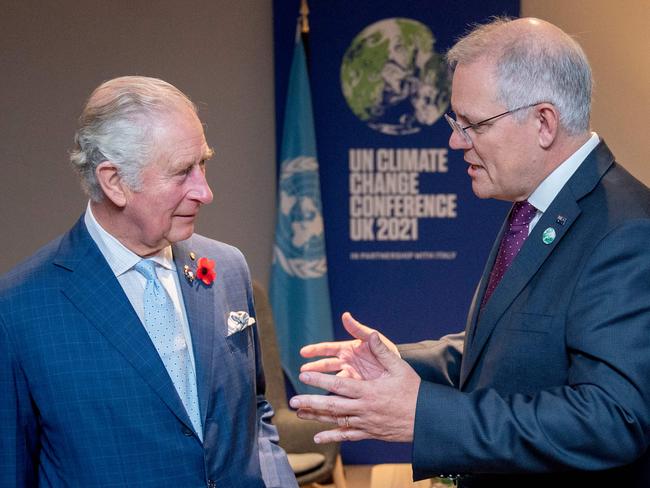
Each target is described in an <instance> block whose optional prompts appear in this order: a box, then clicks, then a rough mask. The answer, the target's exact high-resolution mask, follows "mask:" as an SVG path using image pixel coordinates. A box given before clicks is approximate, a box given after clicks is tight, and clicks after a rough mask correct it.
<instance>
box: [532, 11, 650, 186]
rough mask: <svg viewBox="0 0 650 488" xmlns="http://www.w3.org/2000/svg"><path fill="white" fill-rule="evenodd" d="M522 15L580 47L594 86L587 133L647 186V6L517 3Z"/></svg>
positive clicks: (649, 124) (649, 173) (649, 130)
mask: <svg viewBox="0 0 650 488" xmlns="http://www.w3.org/2000/svg"><path fill="white" fill-rule="evenodd" d="M521 14H522V16H533V17H539V18H541V19H544V20H548V21H549V22H552V23H554V24H556V25H557V26H559V27H561V28H562V29H564V30H565V31H567V32H569V33H570V34H572V35H573V36H574V37H575V38H576V39H577V40H578V42H580V44H581V45H582V47H583V49H584V50H585V52H586V53H587V57H588V58H589V61H590V62H591V65H592V69H593V73H594V78H595V80H596V83H595V88H594V102H593V110H592V118H591V125H592V128H593V130H595V131H596V132H598V134H599V135H600V136H601V137H603V138H604V139H605V141H607V144H608V145H609V147H610V149H611V150H612V151H613V152H614V154H615V155H616V157H617V159H618V161H619V162H620V163H622V164H623V165H624V166H625V167H626V168H627V169H628V170H629V171H630V172H632V173H633V174H634V175H635V176H636V177H637V178H639V179H640V180H642V181H643V182H644V183H645V184H646V185H650V141H649V140H648V139H649V136H648V134H650V121H649V117H650V0H625V1H621V2H615V1H612V0H522V2H521Z"/></svg>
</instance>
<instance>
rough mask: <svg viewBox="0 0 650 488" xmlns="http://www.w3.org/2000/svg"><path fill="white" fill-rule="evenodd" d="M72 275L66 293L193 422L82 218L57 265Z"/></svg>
mask: <svg viewBox="0 0 650 488" xmlns="http://www.w3.org/2000/svg"><path fill="white" fill-rule="evenodd" d="M54 264H55V265H57V266H60V267H62V268H65V269H67V270H68V271H70V273H69V279H68V282H67V285H65V286H63V288H62V292H63V294H64V295H65V296H66V297H68V299H69V300H70V301H71V302H72V303H73V304H74V305H75V306H76V307H77V309H78V310H79V311H80V312H81V313H82V314H83V315H84V316H85V317H86V319H87V320H88V322H89V323H91V324H92V325H93V326H94V327H96V328H97V329H98V330H99V332H100V333H101V334H102V335H103V336H104V337H105V338H106V340H107V341H109V342H110V343H111V344H112V345H113V346H114V347H115V349H117V350H118V351H119V352H120V353H121V354H122V355H123V356H124V358H126V360H127V361H128V362H129V363H130V364H131V366H132V367H133V369H134V370H135V371H136V372H137V373H138V374H139V375H140V376H141V377H142V378H143V380H144V381H145V382H146V383H148V384H149V386H150V387H151V388H152V389H153V390H154V391H155V392H156V394H157V395H158V396H159V397H160V399H161V400H162V401H163V402H164V403H165V404H166V405H167V406H168V407H169V409H170V410H171V411H172V412H173V413H174V414H175V415H176V416H177V417H178V418H179V419H180V420H182V421H183V422H184V423H185V424H186V425H187V426H188V427H191V425H192V424H191V422H190V420H189V418H188V416H187V413H186V412H185V408H184V407H183V404H182V402H181V400H180V398H179V397H178V394H177V393H176V389H175V388H174V385H173V383H172V381H171V379H170V378H169V375H168V374H167V370H166V369H165V366H164V365H163V363H162V360H161V359H160V357H159V356H158V353H157V352H156V349H155V347H154V345H153V343H152V342H151V339H150V338H149V335H148V334H147V332H146V331H145V329H144V327H143V326H142V323H141V322H140V319H139V318H138V316H137V314H136V313H135V311H134V310H133V307H132V306H131V303H130V302H129V300H128V298H127V296H126V294H125V293H124V290H123V289H122V287H121V286H120V284H119V282H118V281H117V279H116V278H115V275H114V274H113V272H112V270H111V269H110V267H109V265H108V263H107V262H106V260H105V259H104V256H103V255H102V254H101V252H100V251H99V249H98V248H97V246H96V245H95V243H94V241H93V240H92V238H91V237H90V235H89V234H88V231H87V230H86V227H85V225H84V223H83V218H82V219H80V220H79V222H77V224H76V225H75V227H73V228H72V230H71V231H70V232H69V233H68V235H67V236H66V237H64V239H63V241H62V243H61V246H60V248H59V252H58V254H57V257H56V259H55V262H54Z"/></svg>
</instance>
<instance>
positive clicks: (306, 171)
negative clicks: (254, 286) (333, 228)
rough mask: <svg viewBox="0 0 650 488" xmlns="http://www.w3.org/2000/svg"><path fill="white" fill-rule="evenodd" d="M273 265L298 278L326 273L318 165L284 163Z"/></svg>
mask: <svg viewBox="0 0 650 488" xmlns="http://www.w3.org/2000/svg"><path fill="white" fill-rule="evenodd" d="M281 167H282V170H281V174H280V188H279V191H280V196H279V210H280V211H279V212H278V223H277V229H276V244H275V247H274V252H273V254H274V255H273V261H274V262H277V263H279V264H280V266H281V267H282V269H283V270H284V272H285V273H287V274H288V275H290V276H295V277H297V278H303V279H305V278H320V277H321V276H323V275H324V274H325V273H326V272H327V260H326V258H325V238H324V228H323V215H322V208H321V199H320V185H319V180H318V162H317V161H316V158H313V157H304V156H301V157H298V158H295V159H292V160H288V161H284V162H283V163H282V166H281Z"/></svg>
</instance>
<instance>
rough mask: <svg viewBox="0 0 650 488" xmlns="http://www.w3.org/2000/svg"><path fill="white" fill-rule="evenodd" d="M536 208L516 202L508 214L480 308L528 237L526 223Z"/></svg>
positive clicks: (524, 202)
mask: <svg viewBox="0 0 650 488" xmlns="http://www.w3.org/2000/svg"><path fill="white" fill-rule="evenodd" d="M536 213H537V209H536V208H535V207H533V206H532V205H531V204H530V203H528V201H523V202H516V203H515V204H514V205H513V207H512V211H511V212H510V216H509V217H508V229H507V230H506V231H505V233H504V234H503V238H502V239H501V244H500V245H499V253H498V254H497V258H496V260H495V261H494V266H493V267H492V271H491V272H490V281H489V282H488V286H487V288H486V290H485V295H483V301H482V302H481V308H483V307H484V306H485V304H486V303H487V301H488V300H489V299H490V297H491V296H492V293H493V292H494V290H495V289H496V287H497V285H498V284H499V282H500V281H501V278H503V275H504V274H505V273H506V271H507V270H508V268H509V267H510V265H511V264H512V261H514V259H515V256H516V255H517V253H518V252H519V250H520V249H521V246H522V245H523V244H524V241H525V240H526V237H528V225H529V224H530V221H531V220H533V217H535V214H536Z"/></svg>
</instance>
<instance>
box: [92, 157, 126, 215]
mask: <svg viewBox="0 0 650 488" xmlns="http://www.w3.org/2000/svg"><path fill="white" fill-rule="evenodd" d="M95 176H96V177H97V181H98V183H99V186H101V187H102V191H103V192H104V195H105V196H106V198H108V199H109V200H110V201H111V202H113V203H114V204H115V205H117V206H118V207H124V206H125V205H126V200H127V198H126V197H127V192H128V187H127V186H126V184H125V183H124V181H122V177H121V176H120V174H119V172H118V171H117V167H116V166H115V165H114V164H113V162H112V161H104V162H102V163H99V165H97V168H96V169H95Z"/></svg>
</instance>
